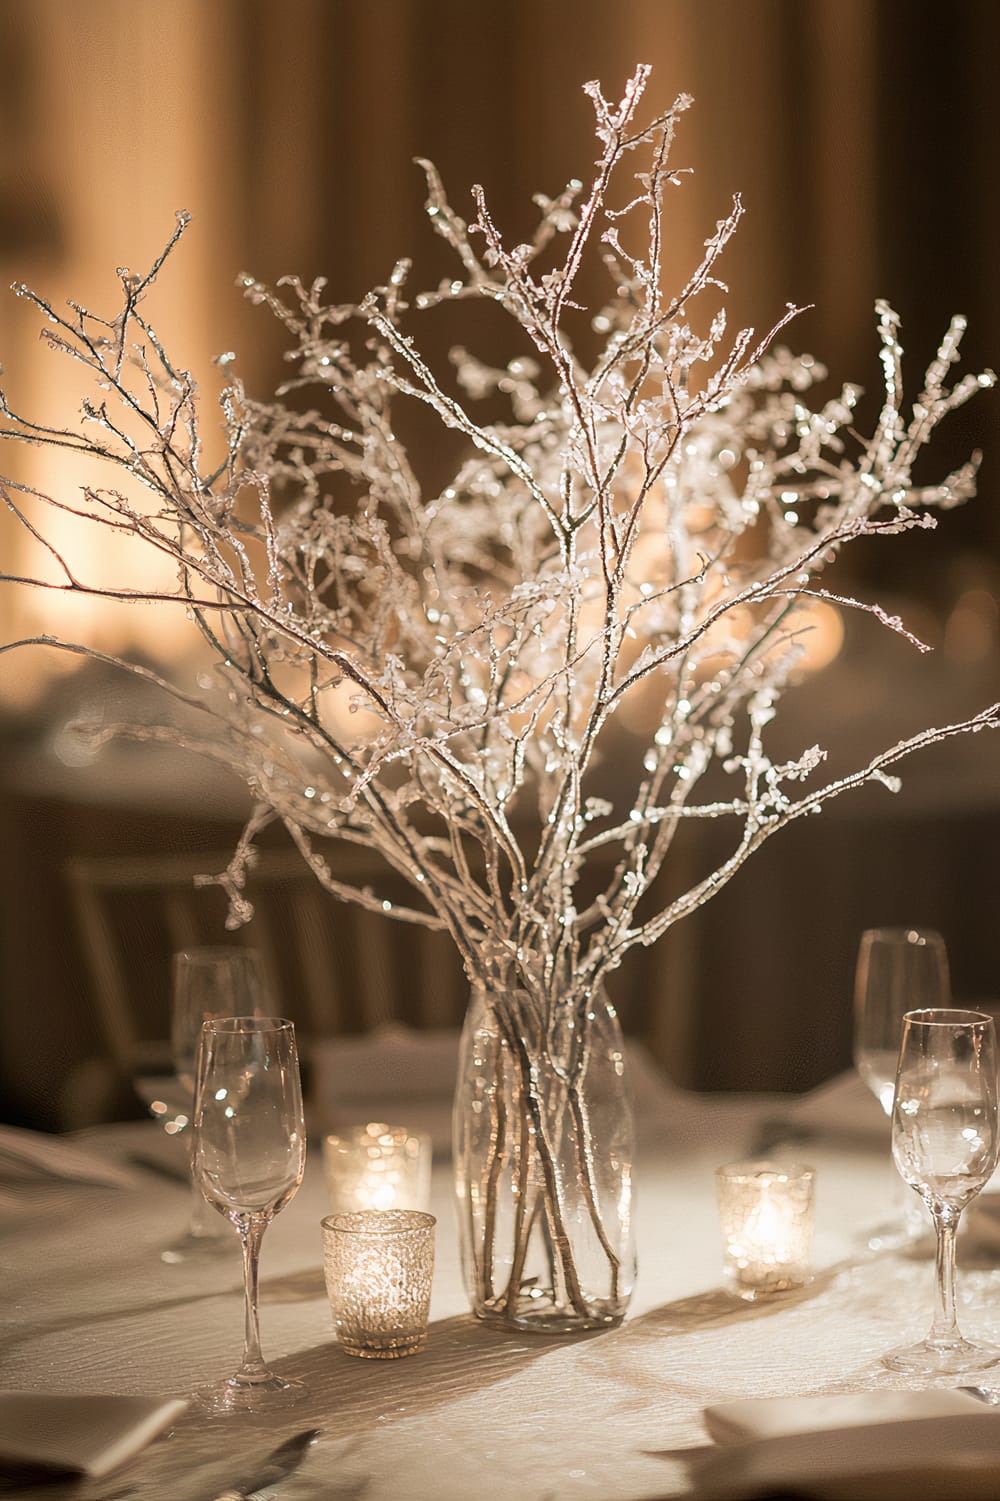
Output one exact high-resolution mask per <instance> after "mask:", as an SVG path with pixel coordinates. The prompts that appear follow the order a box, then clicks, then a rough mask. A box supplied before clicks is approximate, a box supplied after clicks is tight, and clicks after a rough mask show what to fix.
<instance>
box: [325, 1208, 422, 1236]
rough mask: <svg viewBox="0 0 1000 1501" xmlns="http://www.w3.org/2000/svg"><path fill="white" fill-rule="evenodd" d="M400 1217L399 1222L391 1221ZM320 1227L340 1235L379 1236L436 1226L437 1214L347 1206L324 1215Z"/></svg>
mask: <svg viewBox="0 0 1000 1501" xmlns="http://www.w3.org/2000/svg"><path fill="white" fill-rule="evenodd" d="M390 1219H391V1220H396V1221H397V1223H396V1224H395V1225H391V1226H390V1225H389V1224H388V1223H387V1221H389V1220H390ZM319 1224H320V1229H321V1230H323V1231H324V1232H328V1233H330V1234H336V1235H369V1236H376V1237H377V1238H378V1239H379V1240H389V1239H394V1238H395V1237H396V1236H399V1235H412V1234H413V1231H414V1230H433V1229H434V1227H435V1225H436V1224H437V1216H436V1215H433V1214H429V1213H428V1211H427V1210H426V1209H344V1210H341V1211H340V1213H338V1214H327V1215H324V1217H323V1219H321V1220H320V1222H319Z"/></svg>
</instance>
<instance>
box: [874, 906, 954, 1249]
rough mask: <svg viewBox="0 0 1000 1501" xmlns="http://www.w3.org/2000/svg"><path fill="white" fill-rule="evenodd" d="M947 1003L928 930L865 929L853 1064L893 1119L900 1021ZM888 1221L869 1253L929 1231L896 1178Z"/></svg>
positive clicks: (937, 942)
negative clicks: (913, 1013)
mask: <svg viewBox="0 0 1000 1501" xmlns="http://www.w3.org/2000/svg"><path fill="white" fill-rule="evenodd" d="M950 1002H951V981H950V977H949V972H948V952H947V949H946V948H945V943H944V939H943V938H942V937H941V934H940V933H938V932H935V931H934V929H932V928H904V927H895V928H890V927H882V928H868V929H866V930H865V932H863V933H862V935H861V941H860V943H859V945H858V956H857V963H856V966H855V971H854V1065H855V1068H856V1069H857V1071H858V1074H859V1076H860V1077H861V1079H862V1081H863V1083H864V1084H865V1085H866V1086H867V1087H868V1089H869V1090H870V1091H871V1093H872V1094H873V1095H874V1096H875V1098H876V1099H877V1100H878V1102H879V1104H880V1105H881V1107H882V1111H883V1113H884V1115H885V1117H886V1135H888V1132H889V1120H890V1118H891V1116H892V1098H893V1093H894V1091H895V1087H896V1065H897V1063H898V1061H899V1040H900V1036H901V1033H902V1030H903V1017H904V1016H905V1015H906V1013H907V1012H908V1011H921V1010H932V1009H934V1008H940V1007H945V1006H948V1005H949V1004H950ZM893 1200H894V1202H893V1205H892V1214H891V1218H890V1219H889V1221H888V1222H887V1223H886V1224H882V1225H879V1226H878V1227H877V1228H876V1229H873V1230H869V1231H868V1232H867V1236H866V1238H867V1243H868V1247H869V1249H870V1250H873V1251H884V1250H894V1249H898V1248H900V1247H902V1246H906V1245H910V1244H912V1243H913V1242H915V1241H917V1240H919V1239H920V1238H921V1237H922V1236H923V1235H924V1234H925V1233H926V1231H927V1230H928V1228H929V1227H928V1224H927V1219H926V1216H925V1215H924V1213H923V1211H922V1209H921V1207H920V1205H919V1203H917V1202H916V1201H914V1200H912V1199H911V1198H910V1196H909V1194H907V1192H906V1189H905V1187H904V1185H903V1184H902V1183H901V1182H900V1181H899V1179H898V1178H896V1179H894V1183H893Z"/></svg>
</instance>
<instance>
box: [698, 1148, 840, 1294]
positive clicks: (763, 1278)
mask: <svg viewBox="0 0 1000 1501" xmlns="http://www.w3.org/2000/svg"><path fill="white" fill-rule="evenodd" d="M815 1180H816V1174H815V1172H814V1170H813V1169H812V1168H811V1167H806V1166H804V1165H802V1164H801V1163H776V1162H730V1163H727V1164H726V1165H725V1166H724V1167H719V1168H716V1170H715V1186H716V1193H717V1196H718V1201H719V1220H720V1223H721V1226H722V1254H723V1265H724V1272H725V1280H726V1286H727V1287H728V1289H729V1291H730V1292H732V1293H735V1294H736V1295H737V1296H738V1297H740V1298H745V1299H747V1300H748V1301H751V1302H753V1301H755V1300H756V1299H758V1298H766V1297H770V1296H773V1295H774V1294H775V1293H785V1292H790V1291H791V1290H792V1289H793V1288H796V1287H802V1286H803V1285H804V1284H805V1283H806V1282H808V1281H809V1277H810V1258H811V1255H812V1243H813V1233H814V1229H815V1196H814V1188H815Z"/></svg>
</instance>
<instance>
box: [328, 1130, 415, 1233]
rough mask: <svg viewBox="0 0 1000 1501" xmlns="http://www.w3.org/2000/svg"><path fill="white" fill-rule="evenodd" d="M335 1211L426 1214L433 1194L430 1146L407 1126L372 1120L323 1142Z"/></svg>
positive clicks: (332, 1204) (331, 1204) (329, 1187)
mask: <svg viewBox="0 0 1000 1501" xmlns="http://www.w3.org/2000/svg"><path fill="white" fill-rule="evenodd" d="M323 1167H324V1171H325V1173H326V1190H327V1196H328V1198H329V1202H330V1209H331V1211H332V1212H333V1213H334V1214H347V1213H349V1212H350V1211H351V1210H354V1209H422V1210H426V1209H427V1207H428V1205H429V1203H430V1194H431V1141H430V1137H429V1136H423V1135H420V1134H419V1133H418V1132H415V1131H410V1130H408V1129H407V1128H406V1127H405V1126H389V1125H386V1123H385V1122H384V1121H370V1122H369V1123H368V1124H367V1125H365V1126H348V1127H345V1128H344V1129H342V1130H341V1131H339V1132H336V1133H330V1134H329V1135H327V1136H324V1138H323Z"/></svg>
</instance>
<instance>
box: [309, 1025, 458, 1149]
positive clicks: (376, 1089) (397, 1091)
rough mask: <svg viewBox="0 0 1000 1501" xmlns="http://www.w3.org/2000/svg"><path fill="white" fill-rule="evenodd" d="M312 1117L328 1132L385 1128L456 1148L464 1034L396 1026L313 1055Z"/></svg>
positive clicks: (324, 1046) (321, 1045)
mask: <svg viewBox="0 0 1000 1501" xmlns="http://www.w3.org/2000/svg"><path fill="white" fill-rule="evenodd" d="M312 1070H313V1075H312V1098H311V1101H310V1112H311V1114H312V1115H313V1116H314V1117H315V1120H314V1124H315V1127H316V1129H318V1130H320V1131H335V1130H336V1129H337V1128H338V1127H343V1126H356V1125H364V1124H366V1123H367V1122H368V1121H385V1122H386V1124H387V1125H390V1126H406V1127H407V1128H408V1129H409V1130H411V1131H420V1132H424V1133H425V1134H426V1135H428V1136H430V1138H431V1141H432V1143H433V1145H434V1147H435V1148H444V1147H447V1146H448V1145H449V1143H450V1141H451V1099H452V1094H453V1093H454V1089H455V1076H456V1074H457V1071H458V1033H457V1032H454V1031H451V1030H447V1031H445V1030H439V1031H426V1032H418V1031H415V1030H413V1029H411V1028H409V1027H403V1026H399V1025H395V1024H392V1025H389V1026H386V1027H379V1028H377V1029H376V1030H375V1031H374V1032H368V1033H365V1034H364V1035H363V1036H361V1037H335V1038H330V1039H329V1040H328V1041H324V1042H318V1043H317V1044H316V1045H315V1046H314V1048H313V1052H312Z"/></svg>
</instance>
